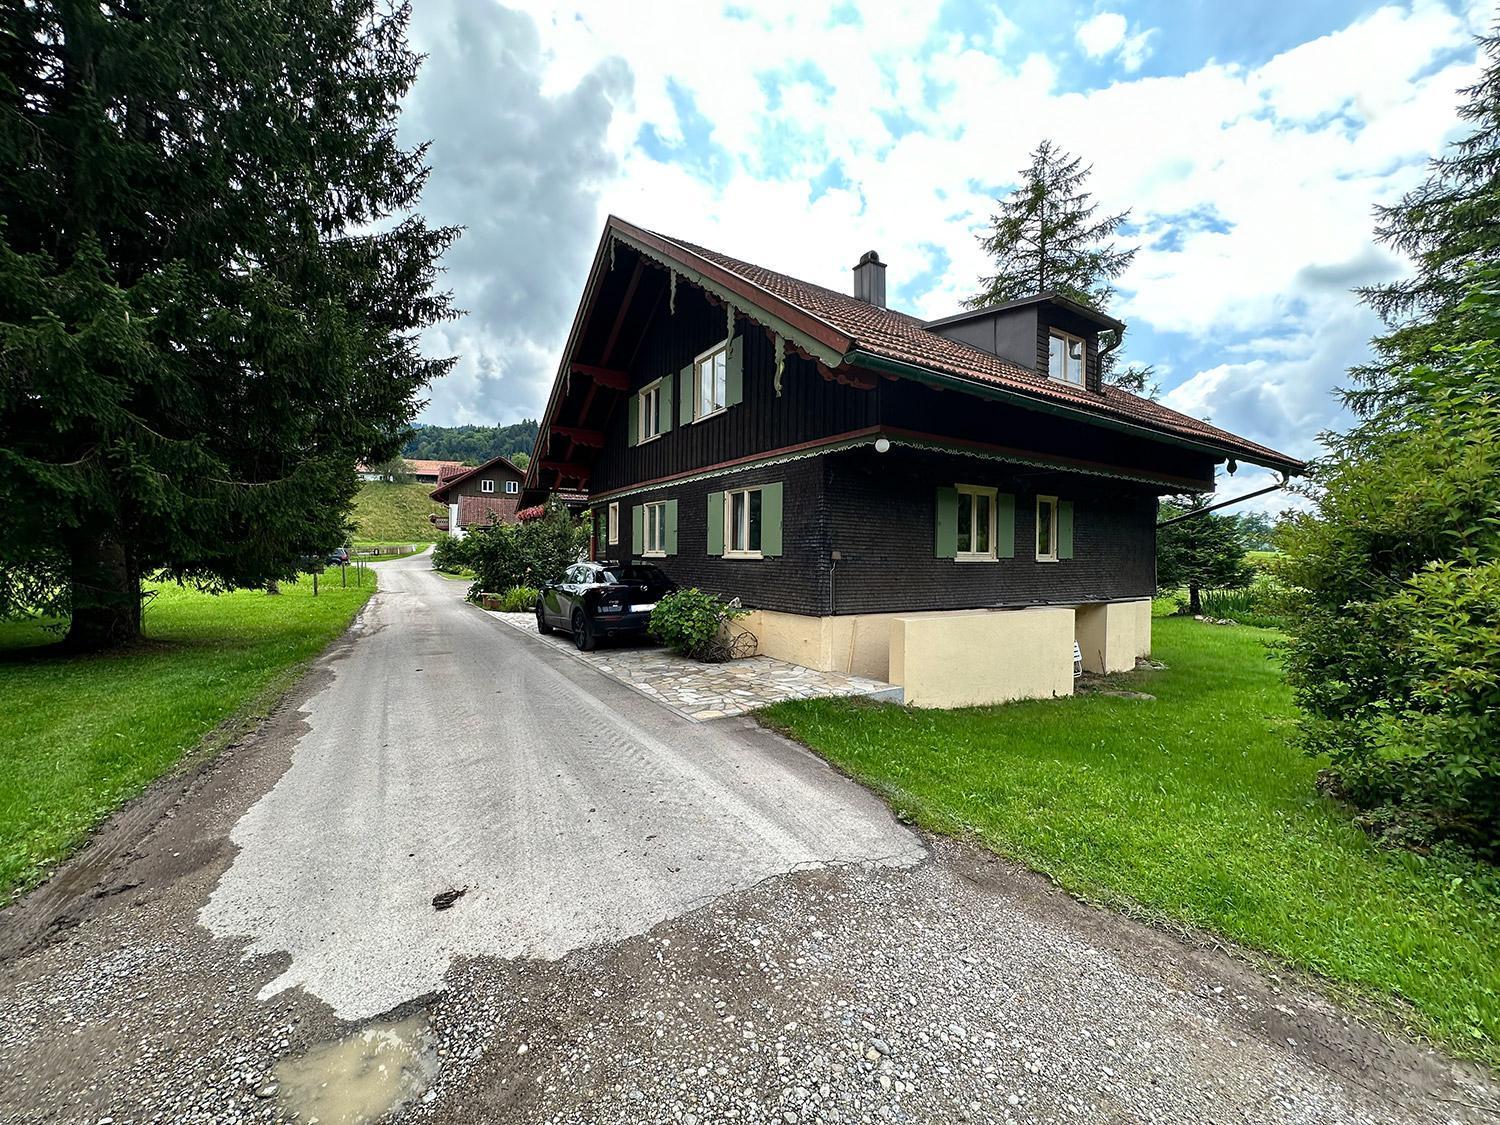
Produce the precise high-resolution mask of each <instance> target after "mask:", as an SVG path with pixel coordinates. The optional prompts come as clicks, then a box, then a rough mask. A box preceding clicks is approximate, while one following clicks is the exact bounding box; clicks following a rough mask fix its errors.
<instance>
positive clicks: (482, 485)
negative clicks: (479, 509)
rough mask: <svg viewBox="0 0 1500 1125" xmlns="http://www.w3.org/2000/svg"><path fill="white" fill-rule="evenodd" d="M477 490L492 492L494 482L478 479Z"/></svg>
mask: <svg viewBox="0 0 1500 1125" xmlns="http://www.w3.org/2000/svg"><path fill="white" fill-rule="evenodd" d="M479 491H480V492H494V491H495V482H494V481H492V480H482V481H480V482H479Z"/></svg>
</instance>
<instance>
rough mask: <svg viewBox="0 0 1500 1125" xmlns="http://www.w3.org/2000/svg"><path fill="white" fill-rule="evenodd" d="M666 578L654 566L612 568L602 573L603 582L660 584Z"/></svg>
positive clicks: (601, 579)
mask: <svg viewBox="0 0 1500 1125" xmlns="http://www.w3.org/2000/svg"><path fill="white" fill-rule="evenodd" d="M665 577H666V575H664V574H663V573H662V572H661V571H660V570H658V569H657V568H656V567H654V566H612V567H610V568H609V569H608V570H604V571H601V572H600V581H603V582H660V581H662V580H663V579H664V578H665Z"/></svg>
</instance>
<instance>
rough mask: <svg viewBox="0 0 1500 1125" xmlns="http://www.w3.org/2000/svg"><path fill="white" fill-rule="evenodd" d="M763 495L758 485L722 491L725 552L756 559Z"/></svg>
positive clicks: (727, 554) (758, 552)
mask: <svg viewBox="0 0 1500 1125" xmlns="http://www.w3.org/2000/svg"><path fill="white" fill-rule="evenodd" d="M761 507H762V498H761V492H760V489H758V488H742V489H739V490H737V491H735V492H726V493H724V532H725V535H724V547H725V550H724V555H725V557H726V558H742V559H758V558H760V557H761V554H760V543H761V534H760V533H761Z"/></svg>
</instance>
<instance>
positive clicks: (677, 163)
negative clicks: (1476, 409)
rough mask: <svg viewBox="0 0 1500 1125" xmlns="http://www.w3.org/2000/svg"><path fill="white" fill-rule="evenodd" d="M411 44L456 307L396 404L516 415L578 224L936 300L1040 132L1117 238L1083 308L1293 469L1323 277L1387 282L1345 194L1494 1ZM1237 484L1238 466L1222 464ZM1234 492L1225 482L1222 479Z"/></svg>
mask: <svg viewBox="0 0 1500 1125" xmlns="http://www.w3.org/2000/svg"><path fill="white" fill-rule="evenodd" d="M415 7H416V16H415V20H414V24H413V27H412V36H413V39H414V41H415V43H416V45H417V46H418V47H419V48H420V49H421V50H423V51H425V52H427V53H428V54H429V55H430V58H429V60H428V62H427V65H426V68H425V70H424V72H423V75H422V78H421V79H420V81H419V83H418V85H417V87H416V88H415V90H414V91H413V93H412V94H411V96H410V99H409V103H408V106H407V112H406V114H405V116H404V118H403V125H402V128H403V131H404V132H405V134H406V135H407V136H408V137H409V138H410V139H413V140H416V139H430V140H431V142H432V149H431V162H432V165H433V169H434V170H433V175H432V180H431V183H430V186H429V189H428V192H427V195H426V197H425V203H424V206H425V209H426V210H427V211H428V213H429V215H430V217H431V218H433V219H434V220H436V221H441V222H453V223H460V224H463V225H464V226H465V227H466V228H467V231H466V234H465V235H464V237H463V238H462V239H461V240H460V242H459V243H458V244H457V245H456V246H455V247H454V248H453V250H452V251H451V252H450V253H449V256H448V259H447V265H448V270H449V272H448V275H447V278H448V283H449V284H450V286H451V287H452V289H453V290H454V291H455V293H456V295H457V297H458V301H459V303H460V304H461V305H462V306H463V307H464V308H466V309H467V310H468V316H467V317H465V318H464V319H463V320H462V321H461V322H459V323H457V324H455V325H449V326H444V327H443V328H442V329H441V330H439V331H434V332H432V333H431V334H430V335H429V338H428V339H427V341H426V346H427V347H429V348H430V349H432V350H433V351H435V352H442V353H445V354H457V355H459V356H460V357H461V358H460V360H459V363H458V365H457V368H456V369H455V371H454V372H453V373H452V374H451V375H449V376H448V377H446V378H445V379H443V380H442V381H441V382H439V383H437V384H434V385H433V386H432V388H431V389H430V396H429V397H430V402H429V404H428V406H427V408H426V410H425V412H424V414H423V420H424V421H427V422H433V423H440V424H457V423H465V422H474V423H486V424H489V423H507V422H514V421H517V420H519V419H521V418H523V417H534V416H536V415H537V414H538V413H539V412H540V410H541V408H542V405H543V402H544V400H545V396H546V391H547V386H548V384H549V382H550V379H551V376H552V373H553V371H554V368H555V364H556V362H557V351H558V348H559V347H560V345H561V343H562V341H563V339H564V337H565V335H566V333H567V330H568V325H569V323H570V321H571V318H572V316H573V312H574V308H575V306H576V303H577V300H578V296H579V292H580V289H581V287H582V284H583V281H584V277H585V274H586V272H587V268H588V262H589V258H590V255H591V254H592V252H593V249H594V246H595V244H596V242H597V240H598V237H599V231H600V228H601V225H602V223H603V221H604V218H605V216H606V215H608V214H609V213H611V212H613V213H615V214H618V215H620V216H622V217H623V218H626V219H628V220H630V221H631V222H634V223H637V224H640V225H643V226H646V227H649V228H653V229H656V230H661V231H663V232H665V233H668V234H671V235H675V236H678V237H682V238H686V239H689V240H691V241H694V242H698V243H702V244H705V245H709V246H712V247H714V248H716V249H720V250H723V251H724V252H726V253H729V254H733V255H735V256H737V257H741V258H745V259H748V260H750V261H753V262H757V263H759V264H762V265H765V266H769V267H771V268H773V269H778V270H781V271H783V272H786V273H790V274H793V275H796V276H799V277H803V278H806V279H808V280H811V281H816V282H820V283H822V284H825V285H829V286H833V287H837V288H846V287H847V286H848V285H849V270H850V267H851V266H852V265H853V264H854V262H855V261H856V260H857V258H858V257H859V255H860V254H861V253H862V252H863V251H865V250H868V249H876V250H878V251H879V252H880V255H881V257H882V259H883V260H884V261H886V262H887V263H888V264H889V269H888V271H887V286H888V290H889V299H890V304H891V305H892V306H893V307H897V308H901V309H904V310H907V311H910V312H913V313H915V314H917V315H920V316H924V317H938V316H942V315H945V314H948V313H951V312H954V311H957V309H958V307H959V302H960V300H961V299H962V298H964V297H966V296H968V295H969V294H970V293H971V292H972V291H973V289H974V287H975V280H976V279H977V278H978V277H979V275H980V274H981V273H982V272H984V269H985V262H984V260H983V257H982V254H981V252H980V251H979V249H978V247H977V245H976V242H975V235H976V234H977V233H978V232H979V231H981V229H982V228H983V226H984V224H985V220H986V218H987V216H988V215H989V214H990V213H991V210H992V206H991V205H992V201H993V199H994V197H995V196H997V195H999V194H1003V193H1004V192H1006V191H1007V190H1008V189H1009V188H1010V187H1012V186H1013V185H1014V183H1015V179H1016V172H1017V169H1019V168H1020V167H1022V166H1023V165H1024V164H1025V162H1026V156H1027V153H1028V152H1029V150H1030V149H1031V148H1032V147H1033V146H1034V145H1035V144H1036V142H1037V141H1038V140H1039V139H1041V138H1043V137H1051V138H1053V139H1055V140H1056V141H1057V142H1058V143H1059V144H1061V145H1062V146H1063V147H1065V148H1067V149H1069V150H1071V151H1073V152H1076V153H1078V154H1081V155H1082V156H1084V157H1085V159H1086V160H1087V161H1088V162H1091V163H1092V164H1093V166H1094V175H1093V178H1092V181H1091V187H1092V190H1093V191H1094V193H1095V195H1096V196H1097V197H1098V199H1099V200H1100V202H1101V204H1102V205H1103V206H1104V207H1106V208H1109V209H1112V210H1124V209H1126V208H1128V209H1130V211H1131V215H1132V222H1131V226H1130V228H1129V234H1128V241H1129V242H1131V243H1135V244H1139V246H1140V248H1141V250H1140V253H1139V254H1138V255H1137V257H1136V260H1135V263H1134V265H1133V266H1132V268H1131V270H1130V271H1129V273H1128V274H1126V275H1125V276H1124V277H1123V278H1122V279H1121V281H1120V283H1119V288H1120V291H1121V292H1120V296H1119V298H1118V303H1117V304H1116V306H1115V307H1114V308H1113V309H1112V310H1111V311H1112V312H1114V313H1115V315H1117V316H1120V317H1121V318H1122V319H1124V320H1125V321H1127V322H1128V324H1129V325H1130V331H1129V333H1128V335H1127V338H1126V347H1125V355H1126V359H1127V360H1128V361H1131V362H1137V363H1152V364H1155V366H1156V371H1157V375H1158V378H1159V379H1160V381H1161V384H1162V386H1163V388H1164V389H1165V391H1166V394H1165V396H1164V398H1165V401H1166V402H1167V403H1169V404H1170V405H1172V406H1175V407H1176V408H1178V409H1180V410H1184V411H1186V412H1188V413H1191V414H1194V415H1196V416H1198V417H1206V418H1211V419H1212V420H1213V421H1214V422H1216V423H1217V424H1220V425H1223V426H1226V427H1228V428H1230V429H1233V430H1236V431H1238V432H1240V433H1243V434H1245V435H1246V436H1248V437H1252V438H1254V439H1256V440H1259V441H1262V442H1265V443H1267V444H1269V445H1272V446H1274V447H1277V448H1279V449H1283V450H1286V451H1288V452H1291V453H1295V454H1301V455H1309V454H1312V453H1314V452H1316V449H1317V444H1316V435H1317V433H1318V432H1319V431H1320V430H1321V429H1324V428H1326V427H1329V426H1331V425H1338V424H1339V423H1340V416H1339V413H1338V408H1337V406H1336V403H1335V401H1334V399H1333V398H1332V395H1331V390H1332V388H1333V387H1334V386H1335V385H1336V384H1337V383H1338V382H1339V381H1340V379H1341V378H1342V373H1343V371H1344V370H1345V369H1346V368H1347V367H1349V366H1350V365H1351V364H1353V363H1356V362H1358V361H1359V360H1360V359H1361V358H1362V356H1363V355H1364V354H1365V351H1366V342H1367V340H1368V339H1369V337H1370V335H1371V334H1372V332H1373V331H1375V330H1376V329H1377V328H1378V323H1377V322H1376V321H1375V320H1374V318H1373V317H1372V316H1371V314H1370V313H1369V312H1368V311H1367V310H1365V309H1363V308H1362V307H1361V306H1360V305H1359V303H1358V301H1357V300H1356V298H1354V297H1353V296H1352V295H1351V294H1350V292H1349V290H1350V287H1351V286H1354V285H1358V284H1361V283H1364V282H1369V281H1374V280H1379V279H1383V278H1388V277H1391V276H1393V275H1394V274H1396V273H1398V272H1399V271H1400V270H1401V269H1402V264H1401V263H1400V262H1398V261H1396V260H1394V259H1393V258H1392V257H1391V256H1390V255H1389V254H1387V253H1386V252H1385V251H1384V250H1383V249H1381V248H1379V247H1377V246H1376V245H1375V244H1374V242H1373V239H1372V233H1371V225H1372V220H1371V210H1372V208H1373V207H1374V205H1375V204H1377V203H1381V202H1390V201H1392V200H1394V199H1395V198H1396V197H1398V196H1399V195H1400V194H1401V192H1402V191H1404V190H1405V189H1407V188H1409V187H1410V186H1412V185H1413V184H1414V183H1415V182H1416V181H1417V180H1419V179H1420V178H1421V176H1422V174H1423V164H1424V162H1425V160H1426V159H1427V157H1428V156H1429V155H1430V154H1431V153H1432V152H1433V151H1434V150H1435V149H1437V148H1438V147H1439V146H1441V145H1442V144H1443V143H1444V141H1445V140H1448V139H1451V138H1452V137H1453V136H1454V135H1455V134H1456V130H1457V127H1458V122H1457V119H1456V115H1455V112H1454V110H1455V105H1456V101H1457V99H1456V95H1455V90H1456V89H1457V88H1458V87H1460V86H1463V85H1465V84H1467V83H1468V82H1469V81H1471V80H1472V79H1473V77H1474V76H1475V75H1477V73H1478V68H1477V64H1476V52H1475V47H1474V43H1473V36H1474V35H1475V34H1476V33H1478V32H1479V31H1481V30H1482V29H1483V27H1484V25H1485V24H1486V23H1487V22H1489V21H1491V20H1493V19H1494V15H1495V9H1494V6H1493V5H1492V3H1490V0H1481V2H1473V0H1411V2H1408V3H1394V4H1385V5H1380V4H1377V3H1369V2H1363V0H1317V2H1316V3H1309V2H1308V0H1257V2H1256V3H1253V4H1234V3H1225V2H1224V0H1127V2H1116V0H1097V2H1092V3H1069V2H1066V0H1026V2H1024V3H1004V4H988V3H983V4H982V3H957V2H953V0H949V2H945V3H940V4H939V3H933V4H905V3H896V2H887V3H853V2H846V3H840V4H837V5H833V6H828V5H823V4H816V3H813V4H809V3H806V2H805V0H746V2H742V3H712V2H698V3H680V4H679V3H665V2H653V3H645V4H636V3H630V4H619V3H607V4H606V3H590V4H581V5H576V6H574V5H565V4H550V3H541V2H532V0H515V2H513V3H509V4H503V3H499V2H497V0H416V5H415ZM1241 479H1242V480H1243V478H1241ZM1239 483H1240V482H1237V485H1238V484H1239Z"/></svg>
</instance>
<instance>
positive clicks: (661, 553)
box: [641, 500, 667, 559]
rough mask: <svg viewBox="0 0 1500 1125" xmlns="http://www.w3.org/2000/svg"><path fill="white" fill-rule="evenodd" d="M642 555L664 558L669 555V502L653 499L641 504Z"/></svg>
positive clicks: (651, 557)
mask: <svg viewBox="0 0 1500 1125" xmlns="http://www.w3.org/2000/svg"><path fill="white" fill-rule="evenodd" d="M641 538H642V539H643V540H644V542H643V543H642V544H641V547H642V550H641V557H642V558H645V559H664V558H666V557H667V502H666V501H665V500H653V501H652V502H651V503H649V504H642V505H641Z"/></svg>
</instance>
